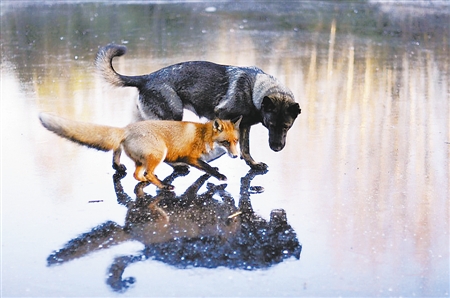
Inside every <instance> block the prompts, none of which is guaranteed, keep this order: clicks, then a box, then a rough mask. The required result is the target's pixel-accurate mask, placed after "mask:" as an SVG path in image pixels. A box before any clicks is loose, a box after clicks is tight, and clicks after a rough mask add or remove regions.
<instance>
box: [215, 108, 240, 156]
mask: <svg viewBox="0 0 450 298" xmlns="http://www.w3.org/2000/svg"><path fill="white" fill-rule="evenodd" d="M241 120H242V116H241V117H239V118H236V119H234V120H220V119H215V120H214V121H213V138H212V139H213V142H214V143H216V144H217V145H219V146H221V147H224V148H225V149H226V150H227V152H228V155H229V156H230V157H232V158H236V157H238V155H239V151H238V149H237V144H238V141H239V124H240V123H241Z"/></svg>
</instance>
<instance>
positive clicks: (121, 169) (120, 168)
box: [112, 163, 127, 173]
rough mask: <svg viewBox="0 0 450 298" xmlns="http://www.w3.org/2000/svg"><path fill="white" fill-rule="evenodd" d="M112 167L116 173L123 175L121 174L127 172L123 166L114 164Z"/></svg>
mask: <svg viewBox="0 0 450 298" xmlns="http://www.w3.org/2000/svg"><path fill="white" fill-rule="evenodd" d="M112 167H113V169H114V170H116V171H117V172H122V173H123V172H126V171H127V167H126V166H125V165H124V164H120V165H117V164H115V163H114V164H113V166H112Z"/></svg>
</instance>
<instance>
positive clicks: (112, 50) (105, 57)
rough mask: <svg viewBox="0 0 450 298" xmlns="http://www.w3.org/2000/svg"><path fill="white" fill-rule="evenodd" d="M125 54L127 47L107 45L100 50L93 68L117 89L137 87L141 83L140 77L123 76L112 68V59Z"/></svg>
mask: <svg viewBox="0 0 450 298" xmlns="http://www.w3.org/2000/svg"><path fill="white" fill-rule="evenodd" d="M126 52H127V47H125V46H122V45H115V44H109V45H107V46H104V47H102V48H100V49H99V50H98V52H97V56H96V58H95V66H96V67H97V71H98V72H99V73H100V75H101V76H102V77H103V78H104V79H105V80H106V81H107V82H108V83H110V84H112V85H114V86H117V87H138V86H139V84H140V82H141V77H140V76H124V75H121V74H119V73H117V72H116V71H115V70H114V68H113V66H112V60H113V58H114V57H120V56H122V55H124V54H125V53H126Z"/></svg>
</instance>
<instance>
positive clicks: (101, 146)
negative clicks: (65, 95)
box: [39, 113, 125, 151]
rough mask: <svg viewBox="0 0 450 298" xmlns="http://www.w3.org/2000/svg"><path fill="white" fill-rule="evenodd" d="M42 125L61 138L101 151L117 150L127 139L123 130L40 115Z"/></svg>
mask: <svg viewBox="0 0 450 298" xmlns="http://www.w3.org/2000/svg"><path fill="white" fill-rule="evenodd" d="M39 119H40V120H41V123H42V125H43V126H44V127H45V128H47V129H48V130H50V131H52V132H54V133H55V134H57V135H59V136H60V137H63V138H66V139H68V140H71V141H72V142H75V143H78V144H81V145H84V146H87V147H90V148H94V149H97V150H101V151H110V150H116V149H118V148H119V147H120V145H121V143H122V141H123V140H124V139H125V130H124V129H123V128H118V127H111V126H106V125H99V124H93V123H86V122H80V121H73V120H69V119H65V118H61V117H58V116H55V115H52V114H48V113H40V114H39Z"/></svg>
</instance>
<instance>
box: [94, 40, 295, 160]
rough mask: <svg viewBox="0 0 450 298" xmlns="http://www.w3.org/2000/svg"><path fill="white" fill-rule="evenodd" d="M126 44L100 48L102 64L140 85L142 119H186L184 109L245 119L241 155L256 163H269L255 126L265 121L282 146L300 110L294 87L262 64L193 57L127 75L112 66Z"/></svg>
mask: <svg viewBox="0 0 450 298" xmlns="http://www.w3.org/2000/svg"><path fill="white" fill-rule="evenodd" d="M125 52H126V47H124V46H119V45H112V44H111V45H107V46H105V47H103V48H101V49H100V50H99V52H98V53H97V58H96V66H97V68H98V70H99V71H100V72H101V74H102V75H103V77H104V78H105V79H106V80H107V81H108V82H109V83H111V84H113V85H115V86H120V87H136V88H138V90H139V101H138V110H139V114H140V117H141V118H142V119H160V120H182V118H183V109H189V110H191V111H193V112H194V113H195V114H197V115H198V116H200V117H205V118H207V119H214V118H221V119H234V118H236V117H239V116H241V115H242V116H243V119H242V122H241V124H240V140H239V141H240V147H241V157H242V158H243V159H244V160H245V161H246V163H247V164H248V165H250V166H251V167H252V168H266V167H267V166H266V165H265V164H264V163H257V162H255V161H254V160H253V158H252V157H251V155H250V147H249V134H250V127H251V126H252V125H254V124H257V123H262V124H263V125H264V126H265V127H266V128H267V129H268V130H269V146H270V148H271V149H272V150H273V151H280V150H281V149H283V148H284V146H285V143H286V133H287V131H288V130H289V129H290V128H291V126H292V125H293V123H294V120H295V119H296V118H297V116H298V115H299V114H300V112H301V110H300V106H299V104H298V103H296V102H295V101H294V96H293V94H292V92H291V91H290V90H289V89H288V88H286V87H284V86H283V85H281V84H280V83H279V82H278V81H277V80H276V79H275V78H274V77H272V76H270V75H268V74H266V73H264V72H263V71H262V70H261V69H259V68H256V67H236V66H227V65H219V64H215V63H211V62H206V61H191V62H183V63H179V64H175V65H172V66H168V67H165V68H162V69H160V70H158V71H155V72H153V73H150V74H147V75H142V76H124V75H120V74H118V73H117V72H116V71H115V70H114V68H113V67H112V59H113V58H114V57H118V56H122V55H123V54H125Z"/></svg>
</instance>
